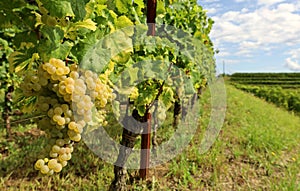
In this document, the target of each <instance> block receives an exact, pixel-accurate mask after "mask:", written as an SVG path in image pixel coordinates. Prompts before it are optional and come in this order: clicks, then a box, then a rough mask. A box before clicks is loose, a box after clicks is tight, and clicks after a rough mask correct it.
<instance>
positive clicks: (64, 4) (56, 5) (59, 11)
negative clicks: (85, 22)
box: [41, 0, 75, 18]
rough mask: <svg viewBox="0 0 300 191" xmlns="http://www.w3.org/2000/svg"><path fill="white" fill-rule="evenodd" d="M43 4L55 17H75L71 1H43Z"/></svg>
mask: <svg viewBox="0 0 300 191" xmlns="http://www.w3.org/2000/svg"><path fill="white" fill-rule="evenodd" d="M41 2H42V4H43V5H44V7H45V8H46V9H47V10H48V11H49V13H50V15H51V16H53V17H58V18H63V17H68V16H69V17H74V16H75V14H74V12H73V10H72V6H71V1H70V0H60V1H56V0H41Z"/></svg>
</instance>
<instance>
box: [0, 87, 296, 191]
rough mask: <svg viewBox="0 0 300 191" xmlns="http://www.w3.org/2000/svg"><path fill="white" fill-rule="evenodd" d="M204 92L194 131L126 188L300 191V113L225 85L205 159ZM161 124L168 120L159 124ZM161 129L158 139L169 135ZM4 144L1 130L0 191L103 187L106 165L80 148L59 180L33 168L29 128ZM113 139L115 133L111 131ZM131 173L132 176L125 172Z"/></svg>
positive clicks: (35, 144)
mask: <svg viewBox="0 0 300 191" xmlns="http://www.w3.org/2000/svg"><path fill="white" fill-rule="evenodd" d="M209 100H210V95H209V91H205V94H204V95H203V99H202V102H201V104H202V105H203V111H202V118H201V127H199V129H198V131H197V134H196V135H195V137H194V138H193V140H192V142H191V143H190V145H189V146H188V148H186V149H185V151H184V152H183V153H181V154H180V155H179V156H177V157H176V158H174V159H173V160H171V161H169V162H168V163H167V164H164V165H162V166H157V167H156V168H153V169H151V170H150V174H151V175H150V177H149V179H148V180H147V181H145V182H143V181H138V180H135V179H134V178H130V181H132V182H131V186H128V189H130V190H299V189H300V185H299V182H300V170H299V165H300V152H299V146H300V134H299V124H300V118H299V116H297V115H295V114H293V113H291V112H288V111H287V110H285V109H284V108H279V107H277V106H275V105H274V104H270V103H267V102H266V101H264V100H262V99H259V98H257V97H255V96H253V95H251V94H248V93H245V92H243V91H241V90H238V89H236V88H235V87H234V86H232V85H229V84H228V85H227V113H226V119H225V122H224V126H223V129H222V131H221V133H220V135H219V137H218V139H217V141H216V142H215V144H214V145H213V147H212V148H211V149H210V150H209V151H208V152H207V153H205V154H202V155H200V154H199V152H198V148H199V144H200V141H201V137H202V133H203V131H204V129H205V128H206V127H207V124H208V122H209V117H210V104H209V103H210V102H209ZM166 124H168V122H166ZM168 129H169V130H168V131H167V130H165V127H164V128H161V131H160V132H159V133H158V136H159V140H161V141H163V140H165V139H167V137H168V136H170V135H171V134H172V133H173V130H172V129H171V130H170V128H168ZM13 130H14V132H16V133H14V137H13V139H12V140H10V141H8V140H6V139H5V138H4V136H3V135H4V130H3V129H1V138H0V153H1V155H0V157H1V160H0V166H1V169H0V190H106V189H107V188H108V186H109V184H110V183H111V181H112V178H113V166H112V165H111V164H108V163H105V162H104V161H101V159H99V158H98V157H97V156H96V155H94V154H93V153H91V152H90V151H89V150H88V148H87V147H86V146H85V145H84V144H83V143H80V144H79V145H77V146H76V149H75V152H74V156H73V157H72V160H71V162H70V164H68V166H67V167H66V168H65V169H64V170H63V172H62V173H61V174H59V175H55V176H53V177H41V176H39V175H38V174H37V172H36V171H35V170H34V169H33V163H34V161H35V159H36V156H37V153H38V152H39V150H40V149H41V148H42V147H43V146H44V144H45V142H44V141H43V139H42V138H43V136H44V135H43V134H42V133H41V132H40V131H38V130H37V129H36V128H35V127H34V126H32V125H29V126H26V127H23V126H18V127H14V128H13ZM114 133H115V134H118V132H114ZM130 172H131V173H130V174H131V176H132V177H134V176H136V174H137V172H136V171H130Z"/></svg>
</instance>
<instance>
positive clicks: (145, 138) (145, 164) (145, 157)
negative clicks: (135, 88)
mask: <svg viewBox="0 0 300 191" xmlns="http://www.w3.org/2000/svg"><path fill="white" fill-rule="evenodd" d="M150 140H151V113H149V112H147V126H145V127H144V129H143V134H142V143H141V162H140V178H141V179H143V180H145V179H146V178H147V175H148V172H149V163H150Z"/></svg>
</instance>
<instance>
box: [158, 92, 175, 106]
mask: <svg viewBox="0 0 300 191" xmlns="http://www.w3.org/2000/svg"><path fill="white" fill-rule="evenodd" d="M161 100H162V102H163V103H164V105H165V106H166V108H169V107H171V106H172V104H173V103H174V101H175V99H174V92H173V90H172V88H170V87H164V88H163V93H162V94H161Z"/></svg>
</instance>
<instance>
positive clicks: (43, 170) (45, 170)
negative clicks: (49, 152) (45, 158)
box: [40, 165, 50, 174]
mask: <svg viewBox="0 0 300 191" xmlns="http://www.w3.org/2000/svg"><path fill="white" fill-rule="evenodd" d="M40 170H41V173H42V174H47V173H48V172H49V170H50V169H49V167H48V166H47V165H43V166H42V167H41V168H40Z"/></svg>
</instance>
